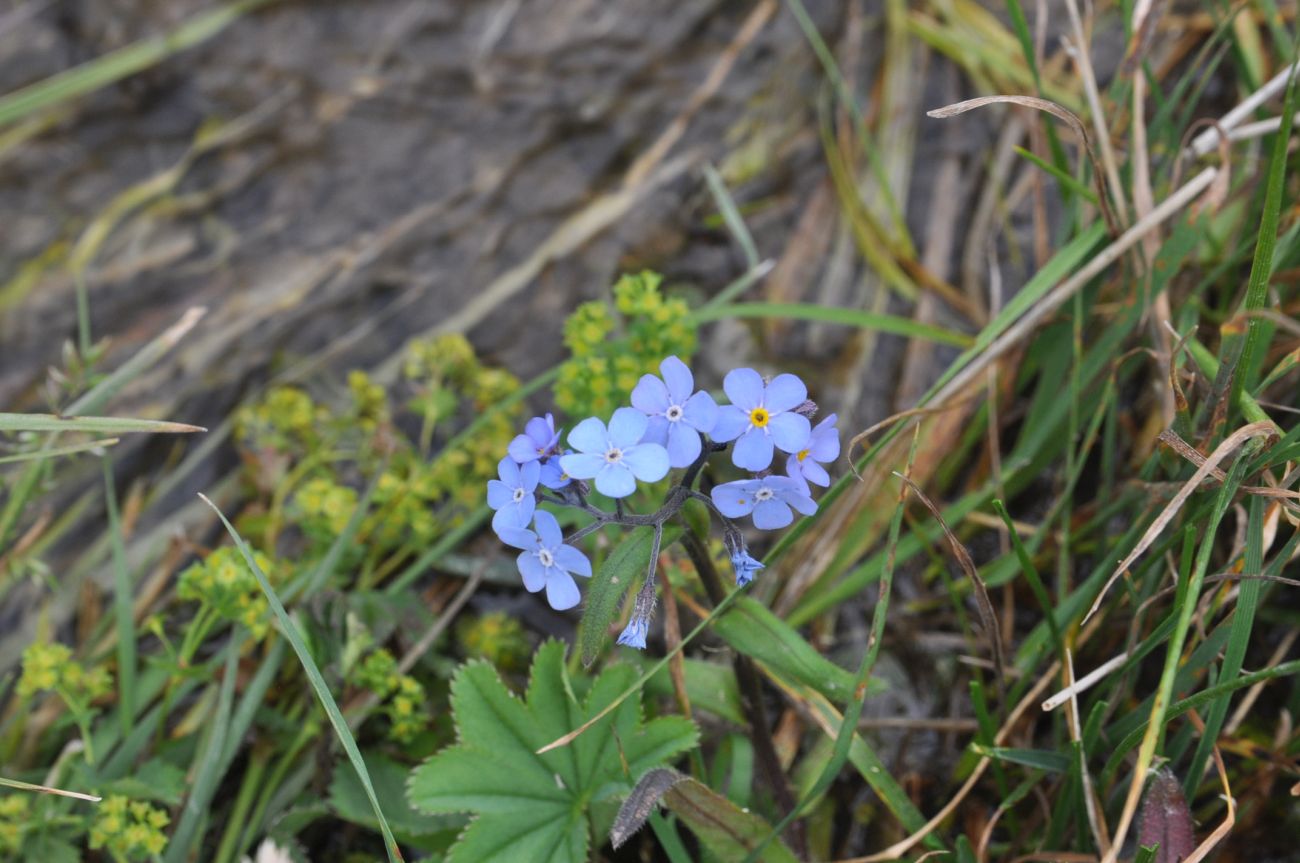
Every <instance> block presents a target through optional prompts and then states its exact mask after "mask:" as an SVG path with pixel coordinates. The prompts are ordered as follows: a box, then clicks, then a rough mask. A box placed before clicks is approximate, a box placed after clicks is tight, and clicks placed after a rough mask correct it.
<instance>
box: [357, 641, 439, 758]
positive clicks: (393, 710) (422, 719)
mask: <svg viewBox="0 0 1300 863" xmlns="http://www.w3.org/2000/svg"><path fill="white" fill-rule="evenodd" d="M356 681H357V683H358V684H359V685H360V686H362V687H364V688H366V689H369V690H370V691H371V692H373V693H375V695H377V696H379V697H380V698H381V699H384V705H383V712H384V715H385V716H386V717H388V736H389V738H390V739H392V740H393V741H395V742H397V743H410V742H411V741H412V740H414V739H415V738H416V737H417V736H418V735H419V734H420V733H421V732H422V731H424V730H425V729H426V728H428V727H429V717H428V715H427V714H426V713H425V711H424V705H425V693H424V687H423V686H421V685H420V681H418V680H416V679H415V678H414V677H411V676H410V675H409V674H401V673H399V672H398V670H397V660H396V659H394V658H393V654H391V653H389V652H388V651H387V650H382V649H381V650H376V651H375V652H374V653H372V654H370V655H369V656H367V657H366V659H365V661H364V662H362V663H361V666H360V667H359V668H358V669H357V673H356Z"/></svg>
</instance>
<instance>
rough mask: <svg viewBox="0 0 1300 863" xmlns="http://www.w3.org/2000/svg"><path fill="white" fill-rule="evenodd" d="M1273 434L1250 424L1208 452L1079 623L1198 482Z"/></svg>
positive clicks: (1097, 605)
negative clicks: (1253, 442) (1234, 454)
mask: <svg viewBox="0 0 1300 863" xmlns="http://www.w3.org/2000/svg"><path fill="white" fill-rule="evenodd" d="M1276 434H1277V429H1276V428H1275V427H1274V426H1273V424H1272V423H1270V422H1256V423H1251V424H1250V425H1245V426H1242V427H1241V428H1239V429H1237V430H1236V431H1235V432H1233V433H1232V434H1231V435H1229V436H1228V437H1227V438H1225V439H1224V441H1223V442H1222V443H1221V444H1219V445H1218V446H1217V447H1215V449H1214V452H1212V453H1210V457H1209V458H1208V459H1206V460H1205V463H1204V464H1202V465H1201V466H1200V467H1198V468H1197V469H1196V473H1194V474H1192V476H1191V478H1190V479H1188V480H1187V482H1185V483H1183V487H1182V488H1180V489H1179V490H1178V494H1176V495H1174V498H1173V500H1171V501H1169V503H1168V504H1166V506H1165V508H1164V509H1163V510H1162V511H1161V513H1160V515H1158V516H1156V520H1155V521H1153V522H1152V523H1151V526H1150V527H1148V528H1147V530H1146V533H1144V534H1142V539H1140V540H1138V544H1137V545H1136V546H1134V547H1133V550H1132V551H1130V552H1129V553H1128V555H1127V556H1125V558H1124V559H1123V560H1121V561H1120V562H1119V565H1118V566H1117V567H1115V570H1114V572H1112V573H1111V574H1110V577H1109V578H1107V579H1106V583H1105V584H1104V585H1103V586H1102V588H1101V591H1100V592H1098V594H1097V598H1096V599H1095V600H1094V601H1093V603H1092V607H1091V608H1089V609H1088V613H1087V614H1085V615H1084V616H1083V622H1084V623H1087V622H1088V619H1089V618H1090V617H1092V616H1093V615H1094V614H1096V612H1097V609H1098V608H1100V607H1101V603H1102V600H1103V599H1105V598H1106V594H1107V593H1108V592H1109V591H1110V588H1111V587H1112V586H1113V585H1114V584H1115V581H1116V579H1118V578H1119V577H1120V576H1121V575H1122V574H1123V573H1124V572H1125V571H1126V570H1128V568H1129V567H1130V566H1131V565H1132V564H1133V561H1135V560H1137V559H1138V558H1139V557H1141V556H1142V553H1143V552H1144V551H1146V550H1147V549H1148V548H1150V546H1151V543H1153V542H1155V540H1156V537H1158V536H1160V533H1161V532H1162V531H1163V530H1164V529H1165V527H1166V526H1168V524H1169V522H1171V521H1173V518H1174V516H1175V515H1177V514H1178V511H1179V510H1180V509H1182V508H1183V504H1185V503H1186V502H1187V499H1188V498H1189V497H1191V496H1192V493H1193V492H1194V491H1196V489H1197V488H1199V487H1200V485H1201V483H1202V482H1203V481H1205V479H1206V478H1208V477H1209V476H1210V475H1211V474H1212V473H1213V471H1214V469H1215V468H1216V467H1218V464H1219V462H1221V461H1223V460H1224V459H1225V458H1227V457H1228V455H1229V454H1230V453H1232V452H1233V451H1234V450H1235V449H1236V448H1237V447H1239V446H1241V445H1242V444H1243V443H1245V442H1246V440H1248V439H1250V438H1256V437H1272V436H1276Z"/></svg>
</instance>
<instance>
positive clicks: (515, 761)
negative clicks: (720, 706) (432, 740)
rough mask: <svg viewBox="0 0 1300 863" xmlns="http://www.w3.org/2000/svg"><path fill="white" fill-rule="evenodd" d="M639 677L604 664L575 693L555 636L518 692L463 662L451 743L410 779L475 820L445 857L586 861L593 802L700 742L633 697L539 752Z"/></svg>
mask: <svg viewBox="0 0 1300 863" xmlns="http://www.w3.org/2000/svg"><path fill="white" fill-rule="evenodd" d="M635 673H636V672H635V669H633V668H632V667H631V666H628V665H619V666H614V667H613V668H610V669H607V670H606V671H605V672H604V673H602V674H601V675H600V676H599V677H597V678H596V679H595V680H594V681H592V682H591V685H590V687H589V688H587V689H586V697H585V698H584V699H583V700H582V701H578V700H577V699H576V698H575V697H574V696H573V694H572V693H573V690H574V688H575V687H574V686H572V685H570V681H569V680H568V679H567V677H566V672H565V666H564V645H563V644H561V643H559V642H555V641H551V642H547V643H546V644H543V645H542V646H541V647H540V648H539V649H538V651H537V654H536V656H535V657H534V659H533V667H532V671H531V673H530V675H529V683H528V689H527V692H526V695H525V697H524V698H523V699H520V698H518V697H517V696H515V695H513V694H512V693H511V692H510V691H509V690H508V689H507V688H506V685H505V684H504V683H503V682H502V681H501V678H500V677H499V676H498V675H497V673H496V671H495V669H493V668H492V667H491V666H490V665H487V664H485V663H481V662H478V663H469V664H467V665H465V666H462V667H461V669H460V671H459V672H458V673H457V674H456V677H455V679H454V680H453V681H452V685H451V705H452V712H453V715H454V718H455V724H456V733H457V739H458V742H457V743H456V744H455V745H453V746H450V747H448V748H446V749H444V750H442V751H441V752H438V753H437V754H435V755H434V756H433V757H432V758H430V759H429V760H428V761H426V762H425V763H424V764H422V765H420V766H419V767H417V768H416V769H415V771H414V772H413V773H412V774H411V778H410V782H409V784H408V786H407V799H408V800H409V801H410V803H411V805H412V806H414V807H415V808H416V809H419V810H421V811H424V812H427V813H431V814H450V813H456V812H469V813H472V814H473V815H475V816H476V817H475V818H474V820H473V822H472V823H471V824H470V826H469V827H468V828H467V829H466V830H465V832H464V833H463V834H461V836H460V838H459V840H457V843H456V845H455V846H453V848H452V850H451V854H450V857H449V858H448V859H449V861H450V863H491V861H496V860H500V861H516V860H548V861H555V863H583V861H585V860H586V858H587V851H588V848H589V846H590V841H591V834H592V818H591V815H590V811H589V808H590V806H591V804H592V803H594V802H597V801H599V800H603V799H608V798H611V797H614V796H616V795H622V794H626V793H627V792H628V791H630V790H631V788H632V784H633V781H634V780H635V778H636V777H637V776H638V775H639V774H640V773H644V772H645V771H647V770H649V769H651V768H652V767H655V766H657V765H659V764H662V763H664V762H665V761H666V760H668V759H670V758H672V757H673V756H674V755H677V754H679V753H681V752H683V751H685V750H686V749H689V748H690V747H692V746H694V745H695V743H696V740H697V738H698V732H697V731H696V728H695V726H694V724H693V723H691V722H690V721H689V720H686V719H683V718H681V717H676V716H670V717H662V718H658V719H652V720H650V721H648V722H646V721H644V720H643V718H642V716H641V704H640V700H639V699H637V698H629V699H627V700H626V701H624V702H623V703H622V704H621V705H620V706H619V707H618V708H617V709H616V710H614V711H613V712H611V713H610V715H609V716H607V717H605V719H603V720H602V721H601V722H598V723H596V724H595V725H593V726H592V727H591V729H590V730H589V731H588V732H587V733H585V734H583V735H582V736H581V737H579V738H578V739H577V740H575V741H574V742H573V743H572V744H571V745H570V746H562V747H559V748H557V749H553V750H551V751H550V752H547V753H545V754H543V755H537V754H536V750H537V749H540V748H541V747H542V746H544V745H545V744H547V743H549V742H550V741H552V740H554V739H555V738H556V737H559V736H561V735H563V734H565V733H567V732H568V731H569V730H570V729H572V728H575V727H577V726H578V725H581V724H582V723H584V722H586V721H588V720H589V719H590V718H591V717H593V716H595V715H596V714H598V713H599V712H600V711H601V710H603V709H605V708H606V707H607V706H608V705H610V704H612V703H613V702H614V700H615V699H616V698H617V697H618V696H619V695H621V694H622V693H623V691H624V690H626V688H627V687H628V685H629V684H630V683H631V681H632V679H633V677H634V676H635ZM578 689H579V691H582V688H581V687H578ZM625 764H626V767H625V766H624V765H625Z"/></svg>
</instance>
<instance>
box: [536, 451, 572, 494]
mask: <svg viewBox="0 0 1300 863" xmlns="http://www.w3.org/2000/svg"><path fill="white" fill-rule="evenodd" d="M562 455H568V450H564V451H557V452H556V454H555V455H553V456H551V457H550V458H548V459H544V460H543V461H542V463H541V464H542V474H541V477H540V479H539V480H538V481H539V482H540V483H541V484H542V485H544V486H546V487H547V488H549V489H553V490H555V491H559V490H560V489H562V488H564V487H565V486H566V485H568V484H569V475H568V474H567V473H565V472H564V468H562V467H560V456H562Z"/></svg>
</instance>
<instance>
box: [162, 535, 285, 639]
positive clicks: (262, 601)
mask: <svg viewBox="0 0 1300 863" xmlns="http://www.w3.org/2000/svg"><path fill="white" fill-rule="evenodd" d="M256 555H257V565H258V566H259V567H261V568H262V571H263V572H265V573H268V574H269V576H270V577H271V578H272V579H274V580H276V581H278V580H279V576H278V572H279V568H278V567H276V566H274V565H273V564H272V563H271V559H270V558H269V557H267V556H266V555H265V554H262V553H261V552H257V553H256ZM176 595H177V596H179V597H180V598H181V599H186V600H191V601H195V602H201V603H203V606H204V608H205V609H209V610H211V611H212V612H213V613H215V614H216V615H217V616H218V617H220V618H222V619H225V620H232V621H238V622H239V623H241V624H243V625H244V627H245V628H247V629H248V631H249V632H250V633H252V635H253V637H254V638H257V639H261V638H264V637H265V636H266V633H267V627H268V625H269V621H268V620H267V613H266V612H267V606H266V598H265V597H264V596H262V591H261V590H259V589H258V587H257V579H256V578H255V577H254V575H253V572H252V570H250V569H249V568H248V566H247V564H245V563H244V561H243V560H242V559H241V558H240V556H239V552H238V551H236V550H235V549H233V548H231V547H230V546H222V547H221V548H218V549H217V550H216V551H214V552H212V553H211V554H209V555H208V556H207V557H206V558H204V559H203V560H202V561H201V562H199V563H195V564H191V565H190V566H189V567H188V568H187V569H186V570H185V571H184V572H182V573H181V576H180V581H179V583H178V584H177V586H176Z"/></svg>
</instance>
